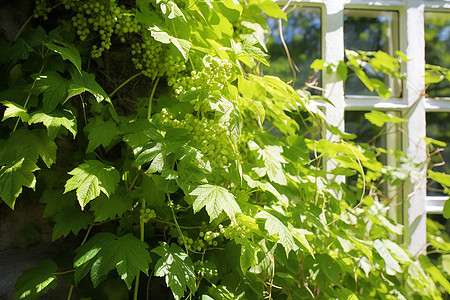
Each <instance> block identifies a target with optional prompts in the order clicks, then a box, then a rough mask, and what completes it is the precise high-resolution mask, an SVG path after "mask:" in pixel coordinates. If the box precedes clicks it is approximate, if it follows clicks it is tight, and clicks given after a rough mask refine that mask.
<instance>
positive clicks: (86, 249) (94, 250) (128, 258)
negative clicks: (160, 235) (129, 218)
mask: <svg viewBox="0 0 450 300" xmlns="http://www.w3.org/2000/svg"><path fill="white" fill-rule="evenodd" d="M147 248H148V246H147V244H146V243H144V242H142V241H140V240H139V239H138V238H136V237H135V236H133V235H132V234H131V233H129V234H127V235H124V236H121V237H116V236H115V235H114V234H112V233H104V232H102V233H98V234H96V235H95V236H93V237H92V238H91V239H90V240H88V241H87V242H86V243H85V244H84V245H82V246H80V247H78V248H77V249H76V250H75V252H76V253H77V255H76V256H75V259H74V264H73V266H74V267H75V268H76V269H75V275H74V276H75V283H78V282H79V281H80V280H81V279H82V278H83V277H84V276H86V275H87V274H88V273H89V272H91V280H92V283H93V284H94V287H97V286H98V285H99V284H100V282H102V281H103V280H104V279H106V277H107V275H108V273H109V272H110V271H111V270H112V269H114V268H115V269H116V270H117V273H118V274H119V276H120V277H121V278H122V280H123V281H125V283H126V284H127V287H128V289H130V288H131V285H132V283H133V281H134V279H135V277H136V275H137V274H138V272H139V271H142V272H144V273H145V274H146V275H148V266H149V264H150V262H151V261H152V260H151V258H150V254H149V252H148V251H147Z"/></svg>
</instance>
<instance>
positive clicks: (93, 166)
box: [64, 160, 120, 209]
mask: <svg viewBox="0 0 450 300" xmlns="http://www.w3.org/2000/svg"><path fill="white" fill-rule="evenodd" d="M69 174H70V175H72V177H71V178H70V179H69V180H67V182H66V185H65V187H64V188H65V189H64V193H67V192H70V191H72V190H75V189H76V190H77V199H78V202H79V203H80V206H81V209H84V207H85V206H86V204H88V203H89V201H91V200H93V199H95V198H97V197H98V196H99V195H100V191H101V192H103V193H104V194H105V195H106V196H108V197H110V196H111V195H112V194H114V192H115V190H116V185H117V183H118V182H119V180H120V174H119V172H118V171H117V170H116V169H115V168H114V167H113V166H107V165H105V164H103V163H101V162H100V161H98V160H87V161H86V162H85V163H83V164H81V165H79V166H78V167H76V168H75V169H73V170H72V171H70V172H69Z"/></svg>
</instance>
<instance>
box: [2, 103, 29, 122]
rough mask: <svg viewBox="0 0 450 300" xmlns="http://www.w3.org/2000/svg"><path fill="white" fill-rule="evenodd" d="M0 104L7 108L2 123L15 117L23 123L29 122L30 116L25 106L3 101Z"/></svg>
mask: <svg viewBox="0 0 450 300" xmlns="http://www.w3.org/2000/svg"><path fill="white" fill-rule="evenodd" d="M0 103H1V104H3V105H4V106H6V110H5V113H4V114H3V119H2V122H3V121H5V120H6V119H9V118H15V117H19V118H20V119H21V120H22V122H28V119H29V118H30V116H29V115H28V111H27V110H26V109H25V108H24V107H23V106H21V105H19V104H16V103H13V102H9V101H1V102H0Z"/></svg>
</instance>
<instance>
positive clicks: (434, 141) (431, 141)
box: [423, 137, 447, 147]
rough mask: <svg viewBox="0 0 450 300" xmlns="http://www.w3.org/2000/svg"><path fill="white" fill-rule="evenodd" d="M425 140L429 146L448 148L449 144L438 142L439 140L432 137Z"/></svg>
mask: <svg viewBox="0 0 450 300" xmlns="http://www.w3.org/2000/svg"><path fill="white" fill-rule="evenodd" d="M423 139H424V140H425V143H426V144H427V146H428V145H431V144H433V145H436V146H438V147H447V143H445V142H443V141H438V140H435V139H433V138H430V137H424V138H423Z"/></svg>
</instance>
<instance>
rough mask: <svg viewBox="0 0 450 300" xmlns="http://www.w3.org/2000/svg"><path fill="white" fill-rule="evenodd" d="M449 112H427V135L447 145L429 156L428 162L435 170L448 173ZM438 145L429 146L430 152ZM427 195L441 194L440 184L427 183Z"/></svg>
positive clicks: (449, 160) (434, 150) (449, 148)
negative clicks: (441, 150)
mask: <svg viewBox="0 0 450 300" xmlns="http://www.w3.org/2000/svg"><path fill="white" fill-rule="evenodd" d="M449 118H450V113H448V112H430V113H427V119H426V120H427V136H428V137H431V138H433V139H436V140H439V141H442V142H445V143H446V144H447V147H445V148H444V151H443V152H439V153H436V154H434V155H432V156H431V160H430V164H431V166H433V168H432V170H433V171H435V172H443V173H447V174H450V165H448V163H446V162H449V163H450V146H449V145H450V130H449V128H450V123H449V120H450V119H449ZM438 148H439V147H438V146H431V147H430V153H432V152H436V150H437V149H438ZM427 194H428V195H429V196H443V195H445V194H444V193H443V191H442V186H441V185H440V184H438V183H431V182H430V183H429V184H428V193H427Z"/></svg>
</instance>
